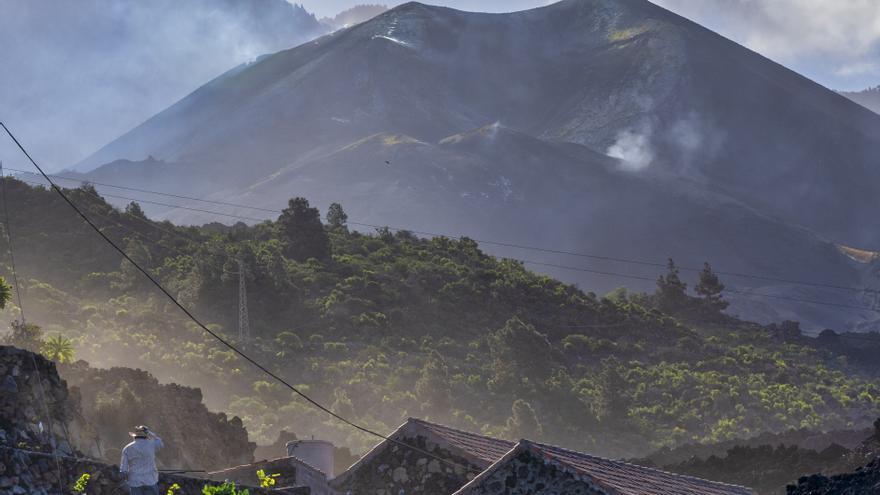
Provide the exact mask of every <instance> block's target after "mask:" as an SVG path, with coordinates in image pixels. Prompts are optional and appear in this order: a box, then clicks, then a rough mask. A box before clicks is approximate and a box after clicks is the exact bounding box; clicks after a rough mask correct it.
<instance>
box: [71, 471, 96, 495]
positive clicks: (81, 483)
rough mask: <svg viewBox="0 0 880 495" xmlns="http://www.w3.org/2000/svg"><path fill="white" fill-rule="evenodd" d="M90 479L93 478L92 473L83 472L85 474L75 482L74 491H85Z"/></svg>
mask: <svg viewBox="0 0 880 495" xmlns="http://www.w3.org/2000/svg"><path fill="white" fill-rule="evenodd" d="M90 479H92V475H90V474H89V473H83V475H82V476H80V477H79V479H77V480H76V483H74V484H73V493H85V492H86V488H87V487H88V486H89V480H90Z"/></svg>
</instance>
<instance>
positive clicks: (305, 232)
mask: <svg viewBox="0 0 880 495" xmlns="http://www.w3.org/2000/svg"><path fill="white" fill-rule="evenodd" d="M278 227H279V234H280V236H281V238H282V239H283V240H284V243H285V249H284V255H285V256H287V257H288V258H290V259H293V260H296V261H306V260H308V259H309V258H316V259H326V258H328V257H329V256H330V239H329V238H328V237H327V232H325V231H324V225H323V224H321V213H320V212H319V211H318V209H317V208H312V207H311V206H309V201H308V200H307V199H305V198H293V199H291V200H290V202H289V203H288V206H287V208H285V209H284V210H282V212H281V216H280V217H278Z"/></svg>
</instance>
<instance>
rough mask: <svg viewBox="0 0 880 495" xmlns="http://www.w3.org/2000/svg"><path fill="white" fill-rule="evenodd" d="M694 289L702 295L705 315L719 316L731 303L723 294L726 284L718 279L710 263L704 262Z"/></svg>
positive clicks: (702, 307) (701, 302) (702, 306)
mask: <svg viewBox="0 0 880 495" xmlns="http://www.w3.org/2000/svg"><path fill="white" fill-rule="evenodd" d="M694 290H695V291H696V292H697V294H699V295H700V296H701V297H702V300H701V301H700V306H701V309H702V312H703V314H704V315H706V316H709V317H717V316H718V315H719V314H720V313H721V312H722V311H724V310H725V309H727V306H728V305H729V303H728V302H727V301H725V300H724V299H723V297H722V295H721V293H722V292H723V291H724V284H722V283H721V281H720V280H718V275H715V273H713V272H712V267H711V266H710V265H709V263H704V264H703V270H702V271H701V272H700V281H699V282H697V285H696V286H695V287H694Z"/></svg>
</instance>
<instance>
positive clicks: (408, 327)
mask: <svg viewBox="0 0 880 495" xmlns="http://www.w3.org/2000/svg"><path fill="white" fill-rule="evenodd" d="M8 188H9V190H10V193H11V194H12V197H11V198H10V199H11V200H12V203H13V204H14V205H16V206H15V208H17V209H18V211H17V212H15V211H14V212H13V218H14V219H18V220H17V221H18V222H20V225H13V229H14V231H15V232H16V234H17V236H19V237H21V239H17V242H19V243H20V244H22V245H28V246H29V247H30V249H28V250H27V251H26V252H22V254H21V256H19V257H18V258H21V261H20V265H21V270H20V271H21V273H22V274H24V275H26V277H27V278H26V281H25V283H24V284H23V287H24V289H25V303H26V304H30V306H31V308H29V316H30V318H31V319H33V320H34V321H39V322H40V324H41V325H42V326H43V327H44V328H45V329H46V330H47V331H49V332H52V333H60V334H62V335H65V336H67V337H68V338H70V339H72V341H73V345H74V346H75V348H76V349H77V353H78V354H79V355H80V356H81V357H83V358H84V359H87V360H89V361H91V362H93V363H95V364H98V365H103V366H109V365H118V366H129V367H143V368H146V369H149V370H151V371H152V372H153V373H154V374H156V375H157V376H158V377H159V378H160V379H162V380H168V381H177V382H183V383H186V384H193V385H198V386H201V387H202V388H203V389H204V390H205V395H206V399H207V401H208V403H209V404H211V406H212V407H213V408H217V409H222V410H225V411H227V412H229V413H231V414H236V415H239V416H240V417H241V418H242V419H243V420H244V423H245V425H246V426H247V427H248V430H249V432H250V433H251V435H252V438H254V439H255V440H257V441H260V442H263V443H270V442H272V441H273V440H274V439H275V436H276V435H277V434H278V432H279V431H280V430H281V429H287V430H288V431H295V432H299V433H300V434H314V435H316V436H321V437H326V438H330V439H332V440H334V441H335V442H337V443H338V444H341V445H349V446H351V447H352V448H353V449H354V450H356V451H363V450H364V449H365V448H367V447H368V446H371V445H373V444H374V443H375V441H376V440H375V439H374V438H370V437H367V436H364V435H361V434H359V433H356V432H353V431H352V430H351V429H350V428H347V427H345V426H343V425H340V424H339V423H337V422H335V421H334V420H332V419H328V418H327V417H326V416H325V415H322V414H321V413H319V412H317V411H315V410H314V409H313V408H311V407H309V406H308V405H307V404H305V403H304V402H303V401H301V400H300V399H298V398H296V397H295V396H293V395H292V394H290V393H289V392H288V391H285V390H284V389H282V388H281V387H279V386H278V385H277V384H275V383H273V382H271V381H269V380H268V379H267V378H266V377H265V376H263V375H260V374H259V373H257V372H256V371H254V370H253V368H251V367H249V366H248V365H247V363H245V362H243V361H242V360H241V359H240V358H238V357H237V356H236V355H234V354H233V353H232V352H230V351H229V350H228V349H226V348H224V347H223V346H221V345H218V344H217V343H216V342H215V341H213V340H212V339H211V338H210V337H209V336H207V335H205V334H204V332H202V331H201V330H200V329H198V328H197V327H196V326H195V325H193V324H192V323H191V322H189V321H187V320H186V319H184V318H183V317H182V316H181V315H180V313H179V312H178V311H177V310H176V309H175V308H173V307H172V306H171V305H170V304H169V303H167V302H166V301H165V300H164V299H163V297H162V296H161V295H159V294H157V292H156V291H155V290H154V289H153V288H151V287H150V286H149V285H148V284H147V283H145V282H144V280H143V279H142V277H140V276H139V275H138V274H137V273H136V272H135V271H134V270H132V269H131V267H130V266H128V265H127V264H125V263H120V259H119V256H118V255H117V254H114V253H113V252H112V250H110V249H109V248H107V247H106V246H104V245H103V244H101V241H100V239H97V236H95V234H94V233H93V232H90V231H88V230H87V229H86V228H84V227H83V226H82V224H81V222H80V221H79V220H77V219H76V217H75V216H73V214H71V213H70V212H69V211H67V208H66V206H64V205H63V204H61V203H60V202H59V200H57V199H55V197H54V196H53V195H52V194H51V193H50V192H49V191H46V190H41V189H31V188H29V187H27V186H25V185H23V184H21V183H18V182H15V181H12V180H10V183H9V184H8ZM70 192H71V195H72V197H73V198H74V201H76V202H78V203H79V204H81V205H83V206H84V207H85V208H86V209H87V211H89V212H90V214H91V215H92V216H93V218H94V219H95V221H96V222H97V223H98V224H99V225H100V226H101V227H102V228H103V229H104V232H105V233H106V234H107V235H109V236H110V237H111V238H113V239H115V240H118V241H119V242H120V243H122V245H124V246H126V249H127V251H128V252H129V253H130V254H131V255H132V256H133V257H135V259H137V260H138V261H139V262H142V263H144V265H145V266H146V267H147V269H148V270H150V271H151V273H153V274H155V275H156V276H157V277H158V278H159V279H160V280H161V281H162V282H163V284H164V285H165V286H166V287H168V288H169V290H170V291H171V292H172V293H173V294H175V295H176V296H177V297H178V298H179V300H180V301H182V302H183V303H184V304H185V305H187V306H188V307H190V308H192V310H193V311H194V312H195V314H197V315H198V316H199V317H200V318H202V319H203V320H204V321H206V322H208V323H210V324H211V325H212V327H213V328H214V329H215V330H216V331H218V332H220V333H221V334H223V335H225V336H227V338H230V339H233V340H234V339H235V335H236V322H237V313H236V301H237V287H238V280H237V278H236V277H237V275H235V273H236V272H237V270H238V260H242V261H243V262H244V264H245V266H246V271H245V272H246V273H245V277H246V280H247V285H248V295H249V304H250V316H251V328H252V331H253V333H254V334H255V339H254V341H253V342H252V343H251V344H250V345H249V347H248V351H249V352H250V353H251V354H252V355H253V356H254V357H255V358H256V359H258V360H259V361H260V362H263V363H266V364H267V365H268V366H269V367H270V368H271V369H272V370H273V371H274V372H276V373H278V374H280V375H282V376H284V377H286V378H287V379H289V380H290V381H291V382H292V383H294V384H296V385H297V386H298V387H299V388H300V389H302V390H303V391H306V392H308V393H310V394H312V395H313V396H314V397H315V398H316V399H318V400H320V401H322V402H323V403H325V404H329V405H331V406H332V408H333V409H334V410H335V411H336V412H338V413H340V414H343V415H345V416H348V417H351V418H352V419H355V420H357V421H359V422H361V423H363V424H365V425H366V426H369V427H370V428H373V429H376V430H380V431H383V432H388V431H391V430H392V429H393V428H395V427H396V426H398V425H399V424H401V423H402V422H403V421H404V419H405V418H406V417H408V416H419V417H426V418H428V419H430V420H434V421H438V422H443V423H447V424H450V425H452V426H456V427H460V428H464V429H468V430H476V431H483V432H486V433H488V434H492V435H499V436H508V437H518V436H529V437H538V439H540V440H544V441H548V442H552V443H556V444H561V445H564V446H567V447H572V448H576V449H580V450H587V451H591V452H597V453H603V454H607V455H635V454H640V453H641V454H644V452H646V451H647V450H648V449H650V448H653V447H660V446H667V445H676V444H680V443H684V442H711V441H720V440H725V439H730V438H734V437H742V436H749V435H754V434H757V433H759V432H762V431H783V430H787V429H789V428H793V427H794V428H800V427H808V428H816V429H831V428H844V427H851V426H859V425H861V424H863V423H865V424H867V423H869V422H870V421H871V420H872V419H873V418H874V417H876V416H877V415H878V413H880V388H878V386H877V385H876V377H875V376H871V375H869V374H868V371H866V369H865V368H863V367H861V365H858V364H857V363H853V362H850V361H849V360H848V359H847V357H846V355H845V354H841V353H837V352H831V351H827V350H824V349H823V348H821V347H820V346H817V345H815V342H816V341H815V339H807V338H803V337H801V336H799V334H798V331H797V326H796V325H795V324H787V325H786V326H783V327H782V329H785V331H784V332H783V331H781V330H780V329H779V328H776V327H772V328H771V327H762V326H760V325H755V324H750V323H746V322H742V321H738V320H734V319H732V318H729V317H726V316H724V315H723V314H721V313H720V311H721V310H722V309H723V308H724V306H725V304H724V300H723V297H722V291H723V284H722V283H721V281H719V280H718V279H717V277H715V276H714V275H713V274H712V273H711V268H709V267H708V266H707V267H706V270H705V271H704V274H703V275H702V276H701V279H700V283H699V284H698V285H697V291H696V292H697V296H698V297H692V296H691V295H689V294H688V292H687V287H686V285H685V284H684V282H682V281H681V280H680V278H679V277H678V275H677V270H676V269H675V265H674V263H672V262H671V261H670V266H669V270H668V273H666V274H664V275H663V276H662V277H661V278H660V280H659V281H658V289H657V292H656V293H654V294H630V293H628V292H627V291H625V290H618V291H615V292H614V293H612V294H609V296H607V297H600V296H598V295H596V294H592V293H588V292H583V291H581V290H579V289H578V288H576V287H574V286H572V285H567V284H564V283H561V282H558V281H556V280H553V279H551V278H549V277H546V276H543V275H540V274H537V273H533V272H530V271H528V270H526V269H525V268H524V266H523V265H522V263H520V262H517V261H514V260H507V259H497V258H494V257H491V256H487V255H486V254H484V253H483V252H482V251H481V250H480V249H479V246H478V245H477V243H476V242H474V241H472V240H469V239H462V240H452V239H447V238H434V239H421V238H418V237H416V236H414V235H412V234H409V233H407V232H396V233H393V232H391V231H389V230H387V229H382V230H380V231H379V232H376V233H375V234H374V235H365V234H362V233H358V232H354V231H350V230H349V229H348V228H347V227H346V225H345V222H346V216H345V212H344V211H343V210H342V208H341V207H338V208H336V207H334V209H333V210H332V211H331V212H330V213H332V215H328V220H329V222H328V223H329V224H328V225H326V226H325V225H322V224H321V223H320V215H319V212H318V211H317V210H315V209H314V208H311V207H310V206H309V204H308V202H306V201H305V200H301V199H297V200H292V201H291V202H290V204H289V207H288V208H287V209H286V210H285V212H284V213H283V214H282V215H281V218H280V220H279V221H278V222H268V221H267V222H264V223H261V224H259V225H255V226H247V225H244V224H237V225H234V226H232V227H226V226H222V225H219V224H209V225H206V226H203V227H177V226H174V225H172V224H170V223H168V222H162V223H157V222H152V221H149V220H147V219H145V218H143V217H142V212H139V209H137V208H134V207H133V206H130V207H129V208H127V209H126V211H119V210H116V209H114V208H112V207H110V206H109V205H107V204H106V203H104V202H103V201H101V200H99V199H98V198H96V196H95V193H94V190H92V189H91V188H89V187H83V188H80V189H75V190H71V191H70ZM786 332H787V333H786ZM18 334H22V335H24V337H20V338H21V339H26V338H27V335H28V334H27V332H26V331H24V330H22V329H20V328H19V329H16V328H15V327H14V328H13V337H14V336H15V335H18ZM124 392H125V391H120V393H124ZM103 400H104V401H105V403H106V409H107V411H108V414H109V413H111V411H113V410H114V409H113V407H114V404H117V402H118V400H117V399H115V398H113V397H105V398H104V399H103ZM119 400H121V399H119Z"/></svg>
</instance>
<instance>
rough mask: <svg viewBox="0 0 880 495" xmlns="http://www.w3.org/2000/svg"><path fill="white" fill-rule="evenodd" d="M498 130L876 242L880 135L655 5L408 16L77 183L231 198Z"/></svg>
mask: <svg viewBox="0 0 880 495" xmlns="http://www.w3.org/2000/svg"><path fill="white" fill-rule="evenodd" d="M495 121H500V122H501V123H503V124H504V125H506V126H508V127H511V128H515V129H519V130H521V131H523V132H526V133H528V134H530V135H533V136H536V137H544V138H550V139H554V140H560V141H566V142H575V143H580V144H586V145H589V146H591V147H593V148H595V149H598V150H602V151H604V150H606V149H612V150H614V152H615V153H616V154H618V155H620V156H623V157H627V158H629V159H631V160H634V161H635V162H636V163H637V165H639V166H642V167H650V168H655V169H658V170H663V171H665V172H667V173H673V174H677V175H684V176H687V177H690V178H695V179H699V180H700V181H704V182H706V183H708V184H711V185H712V186H713V187H718V188H721V189H722V190H724V191H726V192H728V193H730V194H732V195H733V196H735V197H737V198H739V199H742V200H744V201H746V202H747V203H749V204H751V205H753V206H756V207H758V208H760V209H762V210H763V211H765V212H767V213H769V214H772V215H774V216H778V217H780V218H782V219H784V220H786V221H790V222H793V223H797V224H800V225H804V226H807V227H809V228H812V229H815V230H817V231H818V232H820V233H821V234H823V235H826V236H829V237H833V238H834V239H836V240H839V241H841V242H845V243H848V244H852V245H866V244H867V245H869V246H873V245H876V243H878V242H880V234H878V233H877V232H876V231H873V230H871V229H865V228H864V225H866V222H869V221H870V219H871V218H872V215H873V213H872V212H875V211H877V208H878V207H880V203H878V201H880V199H878V195H877V194H875V192H876V189H877V187H878V184H880V173H878V167H877V166H876V165H875V163H877V158H880V151H878V150H880V117H878V116H876V115H875V114H873V113H871V112H869V111H867V110H865V109H864V108H862V107H860V106H858V105H856V104H854V103H852V102H850V101H848V100H846V99H845V98H843V97H841V96H840V95H837V94H836V93H834V92H832V91H829V90H827V89H825V88H823V87H821V86H819V85H817V84H815V83H813V82H811V81H809V80H807V79H805V78H803V77H801V76H799V75H797V74H795V73H793V72H791V71H789V70H788V69H785V68H783V67H782V66H780V65H777V64H775V63H773V62H771V61H769V60H767V59H765V58H763V57H761V56H759V55H757V54H755V53H753V52H751V51H749V50H747V49H745V48H743V47H741V46H739V45H737V44H735V43H733V42H731V41H729V40H726V39H724V38H722V37H720V36H718V35H716V34H714V33H712V32H710V31H708V30H706V29H704V28H702V27H700V26H698V25H696V24H694V23H692V22H690V21H687V20H685V19H683V18H681V17H679V16H677V15H674V14H672V13H670V12H668V11H666V10H663V9H661V8H659V7H657V6H654V5H653V4H651V3H649V2H647V1H645V0H566V1H563V2H560V3H557V4H554V5H551V6H548V7H545V8H540V9H534V10H529V11H524V12H516V13H510V14H477V13H465V12H460V11H455V10H451V9H446V8H439V7H429V6H426V5H422V4H418V3H408V4H405V5H403V6H401V7H398V8H396V9H393V10H391V11H389V12H386V13H384V14H382V15H379V16H378V17H376V18H374V19H372V20H370V21H368V22H365V23H363V24H360V25H357V26H355V27H353V28H350V29H347V30H343V31H340V32H337V33H335V34H333V35H329V36H326V37H324V38H321V39H319V40H317V41H315V42H311V43H307V44H305V45H302V46H299V47H297V48H294V49H291V50H287V51H284V52H280V53H277V54H274V55H271V56H267V57H264V58H262V59H261V60H260V61H258V62H257V63H253V64H250V65H247V66H242V67H239V68H237V69H234V70H232V71H230V72H229V73H227V74H225V75H223V76H221V77H220V78H218V79H216V80H214V81H212V82H211V83H209V84H207V85H205V86H204V87H203V88H201V89H199V90H198V91H196V92H194V93H193V94H192V95H190V96H189V97H187V98H185V99H184V100H182V101H181V102H179V103H178V104H176V105H174V106H172V107H171V108H169V109H168V110H166V111H165V112H162V113H161V114H159V115H157V116H156V117H154V118H153V119H151V120H149V121H147V122H146V123H144V124H143V125H141V126H139V127H138V128H136V129H134V130H132V131H131V132H129V133H128V134H126V135H125V136H123V137H121V138H120V139H118V140H116V141H114V142H112V143H110V144H109V145H107V146H106V147H105V148H103V149H102V150H100V151H99V152H97V153H96V154H95V155H93V156H92V157H90V158H89V159H87V160H86V161H85V162H83V163H82V164H81V165H80V167H82V168H84V169H85V168H89V167H95V166H99V165H101V164H104V163H108V162H110V161H113V160H116V159H120V158H126V159H132V160H140V159H143V158H145V157H146V156H147V155H148V154H152V155H153V156H155V157H157V158H162V159H166V160H171V161H177V160H183V161H187V162H195V163H197V164H198V168H199V170H201V171H203V172H204V173H210V174H211V175H213V176H219V177H221V178H223V179H224V180H226V181H227V182H228V183H229V185H231V186H234V187H238V186H242V185H245V184H247V183H248V182H249V181H250V180H253V179H257V178H259V177H260V176H264V175H267V174H270V173H272V172H274V171H276V170H278V169H280V168H281V167H283V166H285V165H286V164H289V163H290V162H292V161H294V160H296V159H297V158H300V157H303V156H309V155H314V154H316V153H320V152H322V151H326V150H327V149H333V148H334V147H337V146H339V145H343V144H346V143H350V142H352V141H355V140H357V139H360V138H363V137H365V136H369V135H372V134H375V133H380V132H390V133H402V134H406V135H409V136H413V137H414V138H416V139H420V140H427V141H435V140H437V139H441V138H443V137H444V136H448V135H451V134H455V133H459V132H463V131H466V130H468V129H472V128H476V127H480V126H483V125H486V124H487V123H491V122H495ZM168 180H169V181H171V182H173V177H171V178H169V179H168ZM279 199H282V198H279ZM341 199H343V200H344V198H341Z"/></svg>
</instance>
